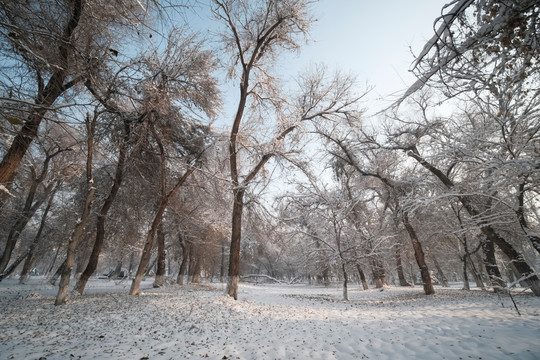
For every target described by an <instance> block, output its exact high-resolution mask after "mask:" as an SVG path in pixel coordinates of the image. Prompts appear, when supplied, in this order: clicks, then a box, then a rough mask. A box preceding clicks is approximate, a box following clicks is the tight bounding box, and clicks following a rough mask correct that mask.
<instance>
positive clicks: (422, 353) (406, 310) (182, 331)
mask: <svg viewBox="0 0 540 360" xmlns="http://www.w3.org/2000/svg"><path fill="white" fill-rule="evenodd" d="M31 281H32V284H30V285H18V284H16V282H15V280H7V282H6V280H4V281H3V282H2V283H0V314H1V315H2V316H1V318H0V329H1V330H0V359H39V358H46V359H69V358H72V359H77V358H81V359H144V358H148V359H188V358H193V359H200V358H211V359H520V360H521V359H540V299H539V298H536V297H533V296H531V295H530V294H521V295H516V296H515V299H516V302H517V303H518V306H519V310H520V311H521V313H522V316H518V315H517V313H516V311H515V309H514V308H513V305H512V303H511V301H510V299H509V297H508V296H503V297H501V298H499V297H498V296H497V295H494V294H487V293H483V292H480V291H471V292H465V291H461V290H456V289H441V288H437V294H436V295H434V296H430V297H426V296H424V295H423V293H422V289H421V288H413V289H410V288H394V287H390V288H386V289H385V290H384V291H378V290H375V289H373V290H368V291H361V290H358V289H351V290H350V292H349V296H350V299H351V300H350V301H349V302H343V301H341V300H340V298H341V288H340V287H338V286H335V287H330V288H324V287H309V286H305V285H294V286H287V285H249V284H242V285H241V286H240V291H239V300H238V301H235V300H233V299H232V298H230V297H227V296H225V295H224V285H222V284H209V285H207V286H195V285H189V286H183V287H180V286H167V287H165V288H162V289H152V288H150V286H151V282H146V283H144V284H143V286H144V287H145V288H144V289H143V292H142V294H141V295H140V296H129V295H127V291H128V288H129V283H128V282H127V281H125V282H122V283H116V282H113V281H107V280H93V281H92V282H90V283H89V288H88V292H87V293H88V294H86V295H84V296H81V297H76V298H72V299H71V300H70V301H69V303H68V304H66V305H64V306H60V307H55V306H54V305H53V303H54V294H55V288H53V287H52V286H50V285H48V284H47V283H46V282H45V281H41V280H38V279H32V280H31ZM501 301H502V304H504V307H503V306H502V304H501Z"/></svg>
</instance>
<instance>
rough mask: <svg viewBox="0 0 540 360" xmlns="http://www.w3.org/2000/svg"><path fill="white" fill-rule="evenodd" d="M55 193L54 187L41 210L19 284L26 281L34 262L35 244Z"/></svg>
mask: <svg viewBox="0 0 540 360" xmlns="http://www.w3.org/2000/svg"><path fill="white" fill-rule="evenodd" d="M55 194H56V189H55V190H53V192H52V193H51V196H50V197H49V201H48V202H47V206H46V207H45V210H44V211H43V215H42V216H41V222H40V223H39V228H38V231H37V233H36V236H35V237H34V241H32V244H31V245H30V248H29V249H28V253H27V257H26V261H25V262H24V265H23V270H22V272H21V276H20V277H19V284H24V283H25V282H26V279H27V277H28V272H29V271H30V269H31V267H32V264H33V263H34V262H35V257H34V251H35V249H36V246H37V244H38V243H39V240H40V239H41V234H42V233H43V229H44V228H45V223H46V220H47V216H48V215H49V210H50V209H51V206H52V202H53V199H54V195H55Z"/></svg>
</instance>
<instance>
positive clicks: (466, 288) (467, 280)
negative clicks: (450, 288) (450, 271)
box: [461, 253, 471, 290]
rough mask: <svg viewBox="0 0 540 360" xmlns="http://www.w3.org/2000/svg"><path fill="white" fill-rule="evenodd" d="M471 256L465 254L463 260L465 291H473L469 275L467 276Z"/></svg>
mask: <svg viewBox="0 0 540 360" xmlns="http://www.w3.org/2000/svg"><path fill="white" fill-rule="evenodd" d="M468 257H469V255H467V253H465V255H463V257H462V258H461V261H462V262H463V290H471V285H470V284H469V275H468V274H467V258H468Z"/></svg>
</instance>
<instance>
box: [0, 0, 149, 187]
mask: <svg viewBox="0 0 540 360" xmlns="http://www.w3.org/2000/svg"><path fill="white" fill-rule="evenodd" d="M136 3H139V4H140V2H135V1H134V2H133V3H131V4H125V7H124V6H116V5H115V4H110V3H108V2H105V1H93V2H87V1H84V0H62V1H52V0H46V1H39V2H36V1H30V2H20V1H3V2H2V3H1V5H0V41H1V43H2V52H1V54H0V55H1V56H2V57H3V59H5V60H6V61H5V62H4V61H3V62H2V63H3V66H2V72H1V75H0V85H1V86H2V92H3V94H2V98H1V101H2V104H3V111H4V113H5V114H6V116H8V117H9V118H11V119H13V120H12V121H13V122H14V123H17V124H22V127H21V128H20V129H19V130H18V131H17V133H16V135H15V136H14V138H13V139H12V141H10V145H9V148H8V149H7V151H6V152H5V154H3V158H2V161H1V163H0V184H2V185H4V186H5V185H6V184H7V187H8V188H9V183H10V182H11V181H12V180H13V177H14V175H15V171H16V170H17V168H18V167H19V164H20V163H21V160H22V159H23V157H24V155H25V154H26V152H27V150H28V148H29V146H30V144H31V143H32V141H33V140H34V139H35V138H36V137H37V136H38V132H39V128H40V124H41V123H42V121H43V120H44V119H45V118H46V115H47V113H48V112H49V111H51V110H53V107H54V105H55V104H57V106H59V107H61V106H60V104H58V101H59V99H60V98H61V95H62V94H66V93H67V92H68V91H70V90H73V89H75V85H77V84H79V83H81V82H83V81H84V80H85V79H87V78H88V77H89V76H92V74H93V73H95V72H96V71H99V68H100V64H101V63H103V61H105V60H106V59H108V58H110V57H111V56H112V57H114V54H115V53H117V52H118V51H117V50H116V49H112V48H111V47H110V46H111V44H112V43H113V41H114V40H115V38H116V37H118V36H119V35H121V31H119V30H120V26H122V25H124V24H126V23H129V24H131V23H133V22H137V21H138V20H137V18H138V16H139V15H141V13H142V12H145V8H144V7H142V6H137V5H135V4H136ZM132 5H133V6H132ZM141 5H142V4H141ZM141 10H142V12H141ZM111 49H112V50H111ZM113 50H114V51H113ZM4 65H5V66H4ZM66 105H67V104H66ZM22 119H24V120H22ZM0 195H1V196H2V197H4V196H5V194H4V193H2V194H0Z"/></svg>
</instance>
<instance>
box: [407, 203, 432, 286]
mask: <svg viewBox="0 0 540 360" xmlns="http://www.w3.org/2000/svg"><path fill="white" fill-rule="evenodd" d="M402 221H403V225H405V229H406V230H407V233H408V234H409V237H410V238H411V241H412V244H413V249H414V257H415V259H416V263H417V264H418V267H419V268H420V276H421V277H422V284H423V286H424V293H425V294H426V295H433V294H435V289H434V288H433V284H432V283H431V276H430V275H429V269H428V266H427V264H426V260H425V256H424V251H423V250H422V244H420V241H418V237H417V235H416V231H415V230H414V228H413V227H412V225H411V224H410V222H409V215H408V214H407V212H406V211H404V212H403V216H402Z"/></svg>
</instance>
